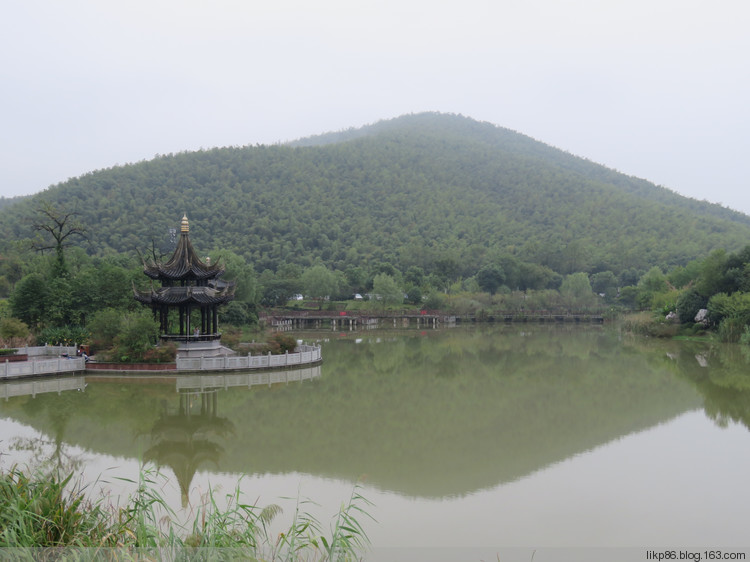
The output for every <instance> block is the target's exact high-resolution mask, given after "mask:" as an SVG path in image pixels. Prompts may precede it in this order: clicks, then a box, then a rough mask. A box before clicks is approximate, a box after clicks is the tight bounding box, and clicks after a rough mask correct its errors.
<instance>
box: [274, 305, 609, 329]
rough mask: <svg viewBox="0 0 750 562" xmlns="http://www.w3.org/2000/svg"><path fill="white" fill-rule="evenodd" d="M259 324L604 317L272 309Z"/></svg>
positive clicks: (596, 318)
mask: <svg viewBox="0 0 750 562" xmlns="http://www.w3.org/2000/svg"><path fill="white" fill-rule="evenodd" d="M260 321H261V323H262V324H264V325H266V326H268V327H271V328H276V329H279V330H295V329H305V328H329V327H330V328H331V329H333V330H336V329H345V328H349V329H357V328H389V327H391V326H392V327H394V328H397V327H399V326H402V327H409V326H412V325H414V326H416V327H417V328H420V327H438V326H442V325H455V324H457V323H473V322H541V323H566V322H568V323H593V324H603V323H604V316H602V315H601V314H591V313H582V312H569V313H568V312H551V311H546V310H540V311H521V312H519V311H506V312H497V313H494V314H480V315H477V314H464V315H460V316H453V315H449V314H446V313H441V312H429V311H425V312H420V311H415V312H403V313H377V312H350V311H344V312H337V311H324V310H316V311H298V310H274V311H268V312H263V313H261V314H260Z"/></svg>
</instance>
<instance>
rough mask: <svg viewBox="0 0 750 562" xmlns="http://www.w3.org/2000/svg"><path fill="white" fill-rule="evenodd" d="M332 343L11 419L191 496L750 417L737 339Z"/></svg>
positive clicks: (571, 337)
mask: <svg viewBox="0 0 750 562" xmlns="http://www.w3.org/2000/svg"><path fill="white" fill-rule="evenodd" d="M326 337H328V338H331V334H330V333H328V334H327V335H326ZM323 345H324V348H325V349H324V355H325V358H326V360H325V363H324V364H323V365H322V366H317V367H314V368H312V369H315V370H311V369H304V370H300V371H299V372H294V371H280V372H274V373H271V374H268V373H267V374H265V375H264V376H265V377H266V378H264V379H259V380H258V381H256V380H254V379H251V378H250V377H251V375H228V374H218V373H217V374H211V375H205V376H200V377H190V376H180V377H179V378H177V379H166V378H160V379H148V380H147V379H126V378H119V379H112V380H105V379H102V378H101V377H99V378H89V379H87V381H86V384H87V386H86V389H85V392H79V391H78V390H79V389H76V390H72V391H64V392H61V393H60V394H58V393H57V392H54V393H46V394H45V393H39V392H35V393H32V394H29V395H27V396H13V395H11V394H10V393H9V392H8V393H6V396H7V398H6V400H5V401H3V402H1V403H0V415H2V416H4V417H10V418H12V419H14V420H16V421H19V422H21V423H23V424H26V425H28V426H32V427H34V428H36V429H38V430H39V431H40V432H42V433H43V434H44V435H45V436H52V437H45V439H48V440H52V441H54V442H55V443H58V444H59V447H58V451H57V453H56V455H57V458H58V459H59V462H58V464H61V465H64V457H63V456H62V455H61V452H64V449H65V447H66V446H72V445H75V446H78V447H81V448H83V449H84V450H86V451H90V452H92V453H101V454H107V455H112V456H117V457H128V458H133V459H138V458H143V459H146V460H153V461H154V462H156V463H157V464H158V465H160V466H161V467H169V468H170V469H171V470H172V471H173V472H174V474H175V476H176V478H177V480H178V481H179V485H180V490H181V494H182V498H183V503H184V502H185V501H186V498H187V493H188V490H189V488H190V485H191V482H192V480H193V478H194V476H195V474H196V472H197V471H209V472H223V473H244V474H249V475H253V474H287V473H303V474H310V475H314V476H318V477H322V478H336V479H340V480H344V481H355V480H357V479H358V478H359V477H361V476H362V475H367V479H368V483H369V484H370V485H372V486H374V487H377V488H379V489H381V490H387V491H394V492H397V493H398V494H400V495H402V496H408V497H420V498H445V497H450V496H466V495H468V494H472V493H474V492H476V491H478V490H486V489H491V488H495V487H497V486H498V485H501V484H504V483H508V482H512V481H515V480H518V479H520V478H523V477H525V476H528V475H530V474H533V473H535V472H538V471H540V470H541V469H543V468H545V467H548V466H550V465H554V464H556V463H559V462H561V461H563V460H565V459H570V458H572V457H575V456H576V455H579V454H581V453H583V452H586V451H590V450H592V449H594V448H597V447H600V446H601V445H604V444H607V443H611V442H613V441H616V440H619V439H620V438H622V437H623V436H625V435H629V434H632V433H635V432H640V431H643V430H645V429H648V428H651V427H654V426H657V425H659V424H662V423H663V422H665V421H668V420H671V419H674V418H676V417H677V416H679V415H680V414H683V413H685V412H689V411H692V410H695V409H697V408H701V407H702V408H704V409H705V411H706V412H707V414H708V415H709V416H710V417H711V418H712V419H713V420H715V421H716V422H717V423H718V424H725V423H727V421H728V420H733V421H738V422H739V423H742V424H743V425H744V426H745V427H750V425H748V422H750V400H748V398H749V397H750V394H748V392H750V375H748V357H747V356H746V354H744V353H743V352H742V351H741V350H740V349H739V348H738V347H737V346H716V345H714V346H710V345H707V344H703V343H698V344H696V343H691V342H654V341H650V340H648V341H647V340H625V341H623V340H622V339H621V338H620V336H619V335H618V334H617V333H616V332H614V331H610V330H608V329H603V328H600V327H562V326H559V327H558V326H548V327H544V326H539V327H536V326H523V327H521V328H520V329H519V327H517V326H494V327H486V328H463V327H462V328H456V329H452V330H437V331H432V330H430V331H425V332H419V331H402V332H400V333H393V334H389V333H384V332H372V333H367V334H365V335H363V334H361V333H360V334H348V333H347V334H342V335H337V336H335V337H334V338H331V339H328V340H327V341H325V342H324V343H323ZM698 357H700V358H701V359H697V358H698ZM6 384H8V383H6ZM3 390H5V389H4V388H2V387H0V396H3V395H2V391H3ZM27 445H28V446H32V447H33V444H27ZM60 459H61V460H60Z"/></svg>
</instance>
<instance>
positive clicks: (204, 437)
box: [143, 389, 234, 506]
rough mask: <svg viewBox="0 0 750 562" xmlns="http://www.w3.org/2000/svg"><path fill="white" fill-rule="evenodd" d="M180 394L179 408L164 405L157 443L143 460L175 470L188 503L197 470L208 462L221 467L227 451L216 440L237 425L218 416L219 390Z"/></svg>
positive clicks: (153, 432)
mask: <svg viewBox="0 0 750 562" xmlns="http://www.w3.org/2000/svg"><path fill="white" fill-rule="evenodd" d="M179 396H180V402H179V406H178V407H177V410H176V411H170V409H169V408H168V406H167V405H166V404H164V406H163V410H162V412H161V415H160V417H159V419H158V420H157V421H156V422H155V423H154V425H153V427H152V428H151V438H152V442H153V445H152V446H151V447H150V448H149V449H148V450H147V451H146V452H145V453H144V455H143V459H144V461H153V462H155V463H157V464H158V465H159V466H168V467H170V468H171V469H172V471H173V472H174V474H175V477H176V478H177V481H178V482H179V485H180V492H181V495H182V504H183V506H185V505H187V502H188V494H189V490H190V483H191V482H192V481H193V476H195V473H196V472H197V470H198V469H199V468H200V467H201V466H204V465H205V464H207V463H212V464H213V465H214V466H215V467H216V466H218V459H219V458H220V457H221V455H222V454H223V453H224V449H223V448H222V447H221V446H220V445H218V444H217V443H215V442H214V441H215V439H217V438H223V437H226V436H227V435H230V434H232V433H234V424H233V423H232V422H230V421H229V420H227V419H226V418H221V417H218V416H217V410H218V396H217V390H215V389H214V390H208V391H203V392H181V393H180V395H179Z"/></svg>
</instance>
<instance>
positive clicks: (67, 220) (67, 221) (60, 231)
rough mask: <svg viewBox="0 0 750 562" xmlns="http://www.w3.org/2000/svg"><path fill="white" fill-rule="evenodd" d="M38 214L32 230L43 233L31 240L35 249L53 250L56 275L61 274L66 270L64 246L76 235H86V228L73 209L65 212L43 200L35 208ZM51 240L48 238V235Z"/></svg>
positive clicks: (41, 250)
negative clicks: (41, 236) (35, 239)
mask: <svg viewBox="0 0 750 562" xmlns="http://www.w3.org/2000/svg"><path fill="white" fill-rule="evenodd" d="M36 211H37V213H38V214H39V215H40V218H39V220H38V221H36V222H34V223H33V226H34V230H36V231H37V232H41V233H43V234H44V236H43V238H42V239H38V240H37V241H34V242H33V244H32V245H33V247H34V249H35V250H37V251H40V252H44V251H45V250H55V253H56V254H57V275H58V276H63V275H65V272H66V267H65V248H67V247H68V246H71V245H72V244H73V241H72V239H73V238H75V237H76V236H78V237H80V238H83V239H84V240H85V239H86V238H87V237H86V228H85V227H84V226H83V223H81V221H80V220H78V213H77V212H75V211H73V212H69V213H66V212H65V211H63V210H62V209H58V208H57V207H55V206H53V205H52V204H51V203H49V202H46V201H45V202H43V203H42V206H41V207H40V208H38V209H36ZM47 235H49V236H51V237H52V241H50V240H49V236H47Z"/></svg>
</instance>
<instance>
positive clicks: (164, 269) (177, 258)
mask: <svg viewBox="0 0 750 562" xmlns="http://www.w3.org/2000/svg"><path fill="white" fill-rule="evenodd" d="M180 230H181V232H180V239H179V241H178V242H177V248H175V251H174V254H172V257H171V258H170V259H169V261H168V262H167V263H161V262H158V263H157V262H156V261H151V262H150V263H146V262H145V261H144V264H143V272H144V273H145V274H146V275H148V276H149V277H150V278H151V279H159V280H162V281H201V280H206V279H214V278H216V277H219V276H220V275H222V274H223V273H224V266H223V265H222V264H221V263H220V262H218V261H217V262H216V263H214V264H207V263H205V262H203V261H202V260H201V259H200V257H199V256H198V253H197V252H196V251H195V248H193V245H192V243H191V242H190V236H189V235H188V233H189V232H190V228H189V225H188V219H187V216H183V217H182V224H181V229H180Z"/></svg>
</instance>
